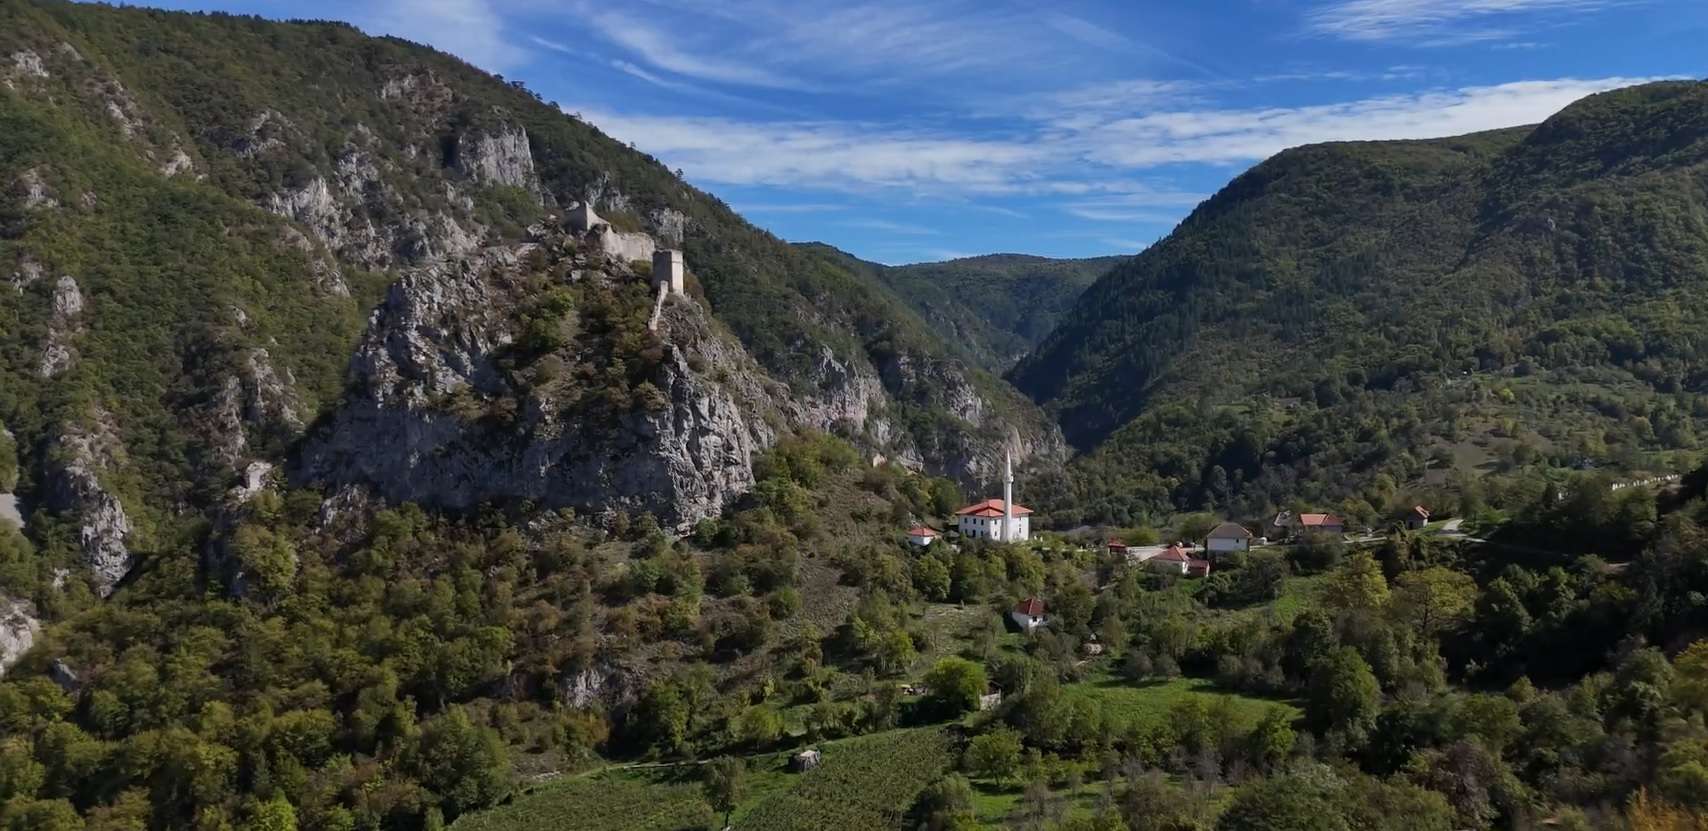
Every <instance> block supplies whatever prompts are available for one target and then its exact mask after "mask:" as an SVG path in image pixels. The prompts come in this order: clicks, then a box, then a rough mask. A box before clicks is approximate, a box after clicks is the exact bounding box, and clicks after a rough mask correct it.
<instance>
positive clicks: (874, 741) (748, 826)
mask: <svg viewBox="0 0 1708 831" xmlns="http://www.w3.org/2000/svg"><path fill="white" fill-rule="evenodd" d="M822 750H823V753H824V761H823V763H822V764H820V765H819V766H818V768H816V769H814V770H811V771H808V772H806V773H804V774H801V775H800V776H798V777H796V781H795V783H794V785H793V786H792V787H790V788H788V789H787V790H781V791H774V792H773V793H772V794H771V795H770V796H768V797H765V798H764V799H762V800H760V801H759V803H758V804H757V805H756V806H754V807H753V808H752V810H751V811H748V812H745V813H743V814H741V815H739V816H738V818H737V819H736V820H735V823H734V824H735V827H736V829H738V831H793V830H794V829H800V830H801V831H807V830H808V829H825V830H826V831H834V829H850V831H854V830H855V829H875V828H893V827H896V826H897V825H898V824H899V823H900V820H901V819H902V817H903V815H904V814H905V813H906V812H907V810H908V809H909V808H911V807H912V806H913V803H914V801H915V800H916V799H917V798H918V796H919V792H920V791H922V790H924V789H925V786H927V785H929V784H931V783H932V782H933V781H935V780H936V779H937V778H938V777H939V776H941V775H942V774H943V773H944V772H945V771H947V770H949V768H950V767H951V766H952V765H953V764H954V762H955V752H954V742H953V740H952V739H951V738H950V736H949V735H948V734H947V733H946V732H945V731H944V730H943V729H942V728H935V727H923V728H917V729H912V730H891V731H889V732H885V733H877V734H874V735H871V736H862V737H860V738H855V739H847V740H844V741H840V742H832V743H828V744H825V745H824V746H823V747H822Z"/></svg>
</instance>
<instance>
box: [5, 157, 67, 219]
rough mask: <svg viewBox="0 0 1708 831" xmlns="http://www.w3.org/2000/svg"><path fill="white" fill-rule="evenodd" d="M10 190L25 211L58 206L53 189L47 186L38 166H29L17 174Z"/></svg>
mask: <svg viewBox="0 0 1708 831" xmlns="http://www.w3.org/2000/svg"><path fill="white" fill-rule="evenodd" d="M12 192H13V193H14V194H15V195H16V196H17V197H18V198H19V200H20V201H21V202H22V204H23V206H24V210H26V211H43V210H50V209H53V208H57V207H59V200H58V199H55V198H54V194H53V189H52V188H50V187H48V184H47V180H46V179H45V178H43V176H42V172H41V170H40V169H38V168H34V167H32V168H30V169H28V170H25V171H24V172H23V173H20V174H18V179H17V181H16V182H14V183H13V185H12Z"/></svg>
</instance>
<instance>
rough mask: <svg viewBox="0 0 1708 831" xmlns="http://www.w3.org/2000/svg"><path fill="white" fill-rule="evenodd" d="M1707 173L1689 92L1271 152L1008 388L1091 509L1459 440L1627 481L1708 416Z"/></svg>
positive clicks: (1702, 125) (1104, 284)
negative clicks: (1079, 461)
mask: <svg viewBox="0 0 1708 831" xmlns="http://www.w3.org/2000/svg"><path fill="white" fill-rule="evenodd" d="M1705 177H1708V85H1704V84H1700V83H1659V84H1652V85H1647V86H1641V87H1635V88H1630V89H1625V90H1620V91H1615V92H1610V93H1606V94H1602V95H1597V96H1593V97H1591V98H1588V99H1585V100H1583V101H1581V102H1578V103H1576V104H1574V105H1572V106H1571V107H1569V108H1567V109H1566V110H1564V111H1563V112H1561V113H1559V114H1558V115H1556V116H1554V117H1553V118H1550V119H1549V120H1548V121H1546V122H1545V123H1543V124H1541V125H1539V126H1537V127H1534V128H1519V129H1512V130H1503V131H1498V132H1492V133H1484V134H1478V135H1471V136H1464V137H1460V138H1452V139H1441V140H1431V141H1400V142H1376V143H1347V144H1327V145H1318V146H1309V147H1301V148H1298V149H1294V150H1289V151H1286V152H1284V153H1281V154H1279V155H1277V156H1276V157H1274V158H1272V159H1270V160H1269V161H1266V162H1264V163H1263V164H1261V165H1258V166H1257V167H1255V168H1253V169H1252V170H1251V171H1249V172H1247V173H1245V174H1244V175H1242V176H1240V177H1239V178H1237V179H1235V180H1234V181H1233V182H1232V183H1230V184H1229V185H1228V186H1227V187H1226V188H1225V189H1224V190H1223V191H1222V192H1220V193H1218V194H1217V195H1216V196H1215V197H1214V198H1212V199H1210V200H1209V201H1208V202H1206V203H1205V204H1203V205H1202V206H1200V207H1199V208H1198V209H1197V210H1196V211H1195V212H1194V213H1193V214H1192V215H1191V216H1190V217H1189V218H1188V219H1187V220H1186V221H1185V222H1184V223H1182V224H1181V226H1180V227H1179V228H1178V229H1177V230H1176V231H1175V232H1174V233H1173V234H1171V235H1170V236H1169V237H1168V238H1167V239H1165V240H1163V241H1162V242H1160V243H1158V244H1157V245H1156V246H1154V247H1152V248H1151V249H1149V250H1147V251H1146V252H1144V253H1143V254H1141V255H1139V256H1138V257H1136V258H1134V259H1132V260H1129V261H1127V262H1125V263H1123V264H1121V265H1119V266H1118V267H1116V268H1115V269H1114V270H1113V271H1111V272H1110V273H1109V274H1108V275H1106V276H1105V277H1103V278H1102V279H1100V280H1099V281H1098V282H1097V283H1096V284H1095V285H1093V286H1092V287H1091V288H1089V289H1088V290H1087V291H1086V292H1085V294H1084V295H1083V296H1082V297H1081V299H1080V301H1079V303H1078V304H1077V305H1076V306H1075V308H1074V309H1073V310H1072V311H1071V312H1070V313H1069V314H1068V315H1067V316H1066V318H1065V319H1064V321H1063V323H1062V324H1061V325H1060V326H1059V327H1058V328H1057V329H1056V330H1055V331H1054V332H1052V333H1051V334H1050V336H1049V337H1048V338H1046V339H1045V340H1044V342H1043V344H1042V345H1041V346H1040V347H1039V348H1038V349H1037V350H1036V351H1035V352H1034V353H1032V354H1031V355H1030V356H1028V357H1027V358H1026V359H1025V360H1023V361H1022V362H1021V363H1020V364H1019V365H1018V366H1017V367H1015V368H1014V370H1013V371H1012V372H1011V373H1010V376H1009V377H1010V378H1011V379H1012V380H1013V381H1014V382H1015V383H1016V385H1017V386H1019V387H1020V388H1021V389H1022V390H1024V391H1026V392H1027V393H1029V394H1031V395H1032V396H1033V397H1034V398H1035V399H1037V400H1038V401H1040V402H1041V403H1043V404H1045V405H1046V407H1047V408H1048V409H1049V410H1050V411H1051V412H1053V413H1056V414H1057V415H1058V416H1059V417H1060V421H1061V423H1062V426H1063V429H1064V431H1065V432H1066V433H1067V435H1068V438H1069V440H1070V442H1071V443H1073V444H1074V445H1076V446H1078V447H1080V448H1082V449H1086V450H1091V449H1095V450H1096V452H1095V453H1094V454H1093V455H1092V456H1091V457H1090V458H1089V459H1088V460H1087V462H1086V463H1087V465H1088V468H1087V470H1088V471H1093V472H1090V473H1088V474H1087V475H1086V476H1084V477H1082V478H1083V479H1084V480H1085V481H1088V482H1091V483H1094V484H1093V485H1087V487H1095V486H1113V487H1114V488H1117V489H1123V490H1126V491H1127V492H1128V493H1129V494H1140V493H1142V494H1143V495H1142V496H1138V497H1136V498H1129V497H1108V498H1107V499H1104V502H1103V504H1104V507H1105V508H1107V509H1110V510H1115V511H1130V510H1139V509H1141V508H1143V507H1144V505H1145V504H1146V503H1147V502H1148V504H1149V505H1150V506H1151V507H1152V508H1153V509H1154V508H1155V507H1156V506H1159V505H1160V506H1168V505H1170V504H1171V503H1172V504H1174V505H1180V506H1191V505H1199V504H1206V503H1228V502H1235V503H1239V504H1241V505H1242V506H1245V507H1251V508H1254V509H1261V507H1262V506H1263V505H1264V504H1265V503H1266V502H1269V503H1273V502H1277V501H1281V500H1283V499H1286V498H1288V497H1289V496H1297V497H1306V498H1319V499H1322V498H1328V497H1330V496H1331V495H1332V496H1336V498H1338V495H1337V494H1335V493H1334V492H1335V491H1336V490H1338V491H1340V492H1341V493H1344V492H1345V491H1346V490H1347V489H1348V487H1349V486H1352V487H1356V483H1357V482H1359V481H1367V480H1368V477H1369V475H1371V474H1375V473H1386V474H1388V475H1389V477H1390V479H1394V480H1398V481H1400V482H1404V481H1406V480H1407V479H1409V478H1412V477H1415V476H1417V475H1419V474H1420V473H1421V472H1422V469H1423V467H1424V464H1423V463H1424V461H1425V460H1424V459H1423V458H1422V457H1423V456H1425V455H1427V454H1429V453H1430V452H1431V450H1432V448H1434V449H1438V450H1443V452H1445V450H1446V448H1445V446H1446V445H1451V444H1454V443H1456V442H1460V441H1462V440H1463V439H1465V438H1466V434H1467V431H1469V432H1471V433H1476V432H1478V431H1483V432H1486V433H1488V434H1489V436H1492V437H1493V439H1494V440H1497V441H1498V443H1501V444H1503V445H1511V444H1519V445H1523V446H1525V447H1527V448H1528V451H1529V452H1530V453H1532V454H1539V455H1541V456H1544V457H1548V458H1549V459H1550V460H1551V461H1552V462H1553V463H1555V464H1583V463H1593V464H1600V465H1608V464H1612V465H1616V466H1625V467H1640V466H1642V465H1644V464H1647V463H1650V462H1652V460H1653V458H1652V457H1653V454H1654V453H1657V452H1661V451H1666V450H1669V449H1677V448H1691V447H1694V446H1695V445H1696V438H1695V436H1696V435H1697V431H1698V430H1699V429H1700V428H1701V427H1703V426H1704V424H1703V420H1702V419H1703V416H1704V415H1705V414H1708V407H1705V406H1704V403H1703V401H1702V399H1701V394H1702V393H1703V392H1705V391H1708V389H1705V386H1704V385H1705V383H1708V377H1705V376H1704V375H1703V374H1702V370H1701V368H1702V367H1703V366H1704V362H1703V359H1704V357H1708V354H1705V352H1704V350H1705V349H1708V346H1705V345H1704V342H1703V341H1702V340H1701V339H1700V338H1699V337H1697V336H1695V335H1694V334H1693V333H1695V332H1698V331H1700V330H1701V327H1702V325H1703V324H1704V322H1708V188H1705V186H1704V182H1705ZM1491 425H1492V426H1491ZM1128 471H1142V473H1140V474H1129V473H1128ZM1153 473H1154V474H1155V475H1154V476H1153V475H1152V474H1153ZM1347 473H1358V474H1364V475H1365V476H1364V478H1363V479H1357V478H1355V479H1352V480H1347V479H1345V478H1344V476H1345V474H1347ZM1134 475H1140V476H1143V477H1148V478H1147V479H1146V481H1143V482H1140V481H1137V480H1136V479H1134V478H1133V476H1134ZM1260 478H1261V479H1264V480H1265V481H1262V482H1256V481H1255V480H1257V479H1260ZM1328 482H1332V483H1333V486H1332V487H1324V486H1323V485H1324V484H1325V483H1328ZM1390 487H1391V486H1390ZM1081 496H1085V497H1089V498H1091V499H1093V500H1094V501H1095V500H1097V499H1099V498H1101V497H1096V496H1093V495H1091V494H1090V492H1089V491H1087V492H1085V493H1082V494H1081ZM1377 507H1381V506H1380V505H1377Z"/></svg>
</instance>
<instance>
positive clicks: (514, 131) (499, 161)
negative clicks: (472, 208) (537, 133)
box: [451, 127, 540, 191]
mask: <svg viewBox="0 0 1708 831" xmlns="http://www.w3.org/2000/svg"><path fill="white" fill-rule="evenodd" d="M451 163H452V167H454V168H456V170H457V172H459V173H461V174H463V175H464V176H467V177H469V178H470V179H473V180H475V181H476V182H479V183H481V184H483V185H508V186H510V187H516V188H522V189H524V190H528V191H537V190H539V186H540V183H539V179H538V178H536V177H535V175H534V155H533V152H532V151H531V150H529V148H528V134H527V132H525V131H523V130H522V129H521V128H520V127H505V128H503V129H500V130H498V131H496V132H490V133H476V134H473V135H465V136H463V137H462V138H461V139H459V140H458V142H457V146H456V152H455V154H454V158H453V159H452V160H451Z"/></svg>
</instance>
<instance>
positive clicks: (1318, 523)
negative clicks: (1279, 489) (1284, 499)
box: [1298, 514, 1346, 534]
mask: <svg viewBox="0 0 1708 831" xmlns="http://www.w3.org/2000/svg"><path fill="white" fill-rule="evenodd" d="M1298 530H1299V533H1301V534H1312V533H1316V534H1344V533H1346V523H1345V522H1343V521H1342V520H1341V518H1340V517H1337V516H1335V515H1334V514H1299V525H1298Z"/></svg>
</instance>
